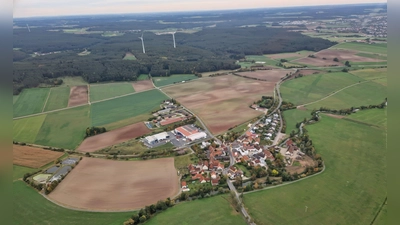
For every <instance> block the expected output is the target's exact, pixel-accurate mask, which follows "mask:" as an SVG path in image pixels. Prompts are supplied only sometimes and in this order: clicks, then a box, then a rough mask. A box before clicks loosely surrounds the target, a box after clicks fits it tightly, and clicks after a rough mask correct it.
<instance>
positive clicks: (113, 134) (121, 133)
mask: <svg viewBox="0 0 400 225" xmlns="http://www.w3.org/2000/svg"><path fill="white" fill-rule="evenodd" d="M150 132H151V130H149V128H147V127H146V125H145V124H144V123H143V122H140V123H135V124H132V125H129V126H125V127H121V128H119V129H116V130H112V131H108V132H106V133H102V134H98V135H95V136H92V137H88V138H86V139H85V140H84V141H83V142H82V144H81V145H80V146H79V147H78V148H77V150H78V151H82V152H94V151H97V150H100V149H103V148H105V147H108V146H111V145H115V144H119V143H121V142H124V141H127V140H129V139H133V138H136V137H139V136H142V135H144V134H148V133H150Z"/></svg>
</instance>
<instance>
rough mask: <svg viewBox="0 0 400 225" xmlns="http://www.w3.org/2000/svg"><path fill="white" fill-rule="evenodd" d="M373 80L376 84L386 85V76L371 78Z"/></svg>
mask: <svg viewBox="0 0 400 225" xmlns="http://www.w3.org/2000/svg"><path fill="white" fill-rule="evenodd" d="M373 82H375V83H378V84H380V85H383V86H387V78H386V77H385V78H380V79H376V80H373Z"/></svg>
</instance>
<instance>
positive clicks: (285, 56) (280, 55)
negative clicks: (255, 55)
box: [265, 51, 314, 60]
mask: <svg viewBox="0 0 400 225" xmlns="http://www.w3.org/2000/svg"><path fill="white" fill-rule="evenodd" d="M313 53H314V52H312V51H299V52H290V53H278V54H268V55H265V56H266V57H268V58H271V59H273V60H280V59H286V60H294V59H298V58H302V57H306V56H308V55H311V54H313Z"/></svg>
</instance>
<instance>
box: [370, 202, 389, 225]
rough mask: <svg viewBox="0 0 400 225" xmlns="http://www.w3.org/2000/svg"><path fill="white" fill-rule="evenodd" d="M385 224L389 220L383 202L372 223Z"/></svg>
mask: <svg viewBox="0 0 400 225" xmlns="http://www.w3.org/2000/svg"><path fill="white" fill-rule="evenodd" d="M387 224H389V222H388V219H387V204H385V205H384V206H383V207H382V210H381V212H380V213H379V215H378V217H377V218H376V220H375V221H374V223H373V224H372V225H387Z"/></svg>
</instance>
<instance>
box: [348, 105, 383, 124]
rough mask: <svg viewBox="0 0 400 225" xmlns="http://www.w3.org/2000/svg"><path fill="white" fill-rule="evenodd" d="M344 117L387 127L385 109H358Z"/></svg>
mask: <svg viewBox="0 0 400 225" xmlns="http://www.w3.org/2000/svg"><path fill="white" fill-rule="evenodd" d="M346 118H348V119H351V120H355V121H361V122H363V123H368V124H372V125H375V126H379V127H387V109H386V108H385V109H368V110H360V111H358V112H356V113H353V114H351V115H348V116H346Z"/></svg>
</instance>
